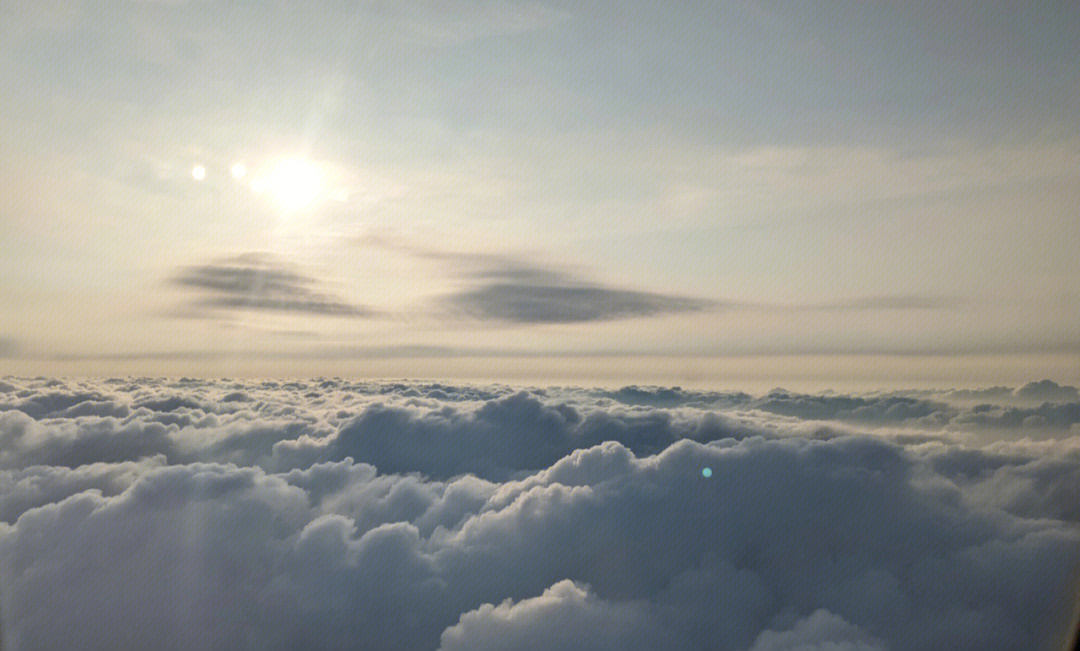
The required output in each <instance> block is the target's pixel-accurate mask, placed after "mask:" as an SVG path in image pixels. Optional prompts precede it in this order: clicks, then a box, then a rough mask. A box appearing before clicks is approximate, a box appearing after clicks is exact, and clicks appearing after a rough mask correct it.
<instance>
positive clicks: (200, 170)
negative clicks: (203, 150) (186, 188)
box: [191, 165, 206, 181]
mask: <svg viewBox="0 0 1080 651" xmlns="http://www.w3.org/2000/svg"><path fill="white" fill-rule="evenodd" d="M191 178H193V179H195V180H196V181H202V180H203V179H205V178H206V167H205V166H203V165H196V166H194V167H192V168H191Z"/></svg>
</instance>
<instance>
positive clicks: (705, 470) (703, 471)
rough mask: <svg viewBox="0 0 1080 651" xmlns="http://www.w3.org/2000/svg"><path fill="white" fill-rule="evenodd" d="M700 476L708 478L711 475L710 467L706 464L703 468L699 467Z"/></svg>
mask: <svg viewBox="0 0 1080 651" xmlns="http://www.w3.org/2000/svg"><path fill="white" fill-rule="evenodd" d="M701 476H702V477H704V478H706V479H708V478H709V477H712V468H710V467H708V466H705V467H704V468H702V469H701Z"/></svg>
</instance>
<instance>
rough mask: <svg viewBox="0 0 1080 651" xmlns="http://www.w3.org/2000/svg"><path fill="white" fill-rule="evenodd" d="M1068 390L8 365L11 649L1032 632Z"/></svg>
mask: <svg viewBox="0 0 1080 651" xmlns="http://www.w3.org/2000/svg"><path fill="white" fill-rule="evenodd" d="M1069 389H1070V387H1060V386H1057V385H1055V386H1050V385H1048V384H1034V385H1029V387H1024V388H1021V389H1019V390H1013V389H1008V388H1006V389H1003V390H1002V391H999V392H998V393H996V394H994V399H992V400H991V399H987V400H985V401H982V402H978V401H974V400H971V399H969V398H953V397H950V393H949V392H947V391H942V392H923V393H910V394H897V393H892V394H874V395H862V396H854V395H851V396H841V395H801V394H792V393H790V392H786V391H783V390H775V391H773V392H770V393H769V394H767V395H764V396H751V395H748V394H744V393H723V392H692V391H684V390H681V389H677V388H655V387H625V388H623V389H621V390H617V391H609V390H582V389H571V388H554V387H553V388H547V389H531V390H519V389H515V388H511V387H503V386H453V385H444V384H412V383H397V384H395V383H377V382H367V383H357V382H345V381H341V380H334V379H321V380H310V381H295V382H254V381H243V382H238V381H229V380H220V381H202V380H177V381H162V380H152V379H141V380H131V379H117V380H101V381H81V382H64V381H57V380H44V379H39V380H21V379H12V378H7V379H3V380H0V585H2V586H3V590H2V591H0V615H2V617H3V634H4V640H3V642H4V644H5V648H11V649H31V648H54V647H63V646H69V645H70V644H71V641H72V640H78V641H79V646H80V647H82V648H90V649H94V648H101V649H105V648H147V647H154V648H223V647H231V648H286V647H288V648H295V647H298V646H302V647H310V648H372V649H445V650H461V649H494V648H518V649H531V648H536V649H616V648H618V649H655V648H669V649H705V648H708V649H733V650H739V651H743V650H751V651H764V650H766V649H795V648H844V649H867V650H868V649H885V648H889V649H901V650H902V649H953V648H988V649H1015V648H1035V647H1038V646H1039V645H1041V644H1045V643H1047V642H1048V641H1050V640H1052V639H1054V638H1055V636H1057V635H1060V634H1062V632H1063V631H1064V628H1065V627H1066V626H1067V625H1068V617H1069V614H1070V599H1071V598H1072V596H1073V591H1074V589H1075V587H1076V586H1075V585H1074V584H1073V583H1072V580H1073V579H1072V575H1071V573H1070V569H1073V570H1075V569H1080V566H1078V562H1080V552H1078V549H1080V546H1078V543H1080V510H1078V509H1077V508H1076V506H1075V505H1076V504H1078V503H1080V428H1078V426H1077V423H1080V403H1077V402H1075V401H1070V400H1068V399H1069V398H1070V397H1071V396H1072V392H1070V391H1069ZM1032 392H1037V393H1039V395H1047V396H1050V395H1053V396H1055V397H1058V398H1062V399H1063V400H1060V401H1057V402H1053V401H1047V402H1043V403H1039V404H1026V401H1027V400H1028V398H1029V394H1031V393H1032ZM984 397H985V396H984ZM705 468H708V469H709V470H710V472H709V473H703V470H704V469H705ZM705 474H708V475H709V476H708V477H706V476H705Z"/></svg>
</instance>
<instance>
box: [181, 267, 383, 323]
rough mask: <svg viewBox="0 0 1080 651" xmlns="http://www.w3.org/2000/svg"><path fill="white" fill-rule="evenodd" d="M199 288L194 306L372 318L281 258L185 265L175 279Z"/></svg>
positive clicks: (183, 284) (364, 310) (182, 283)
mask: <svg viewBox="0 0 1080 651" xmlns="http://www.w3.org/2000/svg"><path fill="white" fill-rule="evenodd" d="M171 282H172V283H173V284H175V285H178V286H181V287H188V288H191V289H194V290H197V291H198V292H199V293H200V296H199V297H198V298H196V299H195V301H194V306H196V307H198V308H202V309H203V310H204V311H205V310H209V309H221V310H276V311H283V312H303V313H306V314H314V315H325V316H367V315H370V314H372V311H371V310H369V309H367V308H363V307H359V306H356V305H351V304H349V303H346V302H344V301H343V300H341V299H339V298H337V297H335V296H333V295H331V294H328V293H325V292H321V291H319V290H318V287H319V285H320V282H319V281H318V280H317V279H315V278H312V277H311V276H307V275H304V274H301V273H299V272H297V271H295V270H293V269H292V268H291V267H289V266H288V265H287V264H285V263H284V262H282V261H281V260H279V259H277V258H275V257H273V256H268V255H263V254H245V255H241V256H237V257H233V258H228V259H226V260H222V261H219V262H216V263H213V264H207V265H199V266H190V267H185V268H183V269H182V270H180V272H179V273H177V274H176V275H175V276H173V277H172V278H171Z"/></svg>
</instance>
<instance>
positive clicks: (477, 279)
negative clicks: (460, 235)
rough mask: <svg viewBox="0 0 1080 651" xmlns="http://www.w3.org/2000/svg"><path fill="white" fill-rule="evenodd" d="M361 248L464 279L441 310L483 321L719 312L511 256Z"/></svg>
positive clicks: (371, 240)
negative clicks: (416, 260)
mask: <svg viewBox="0 0 1080 651" xmlns="http://www.w3.org/2000/svg"><path fill="white" fill-rule="evenodd" d="M357 243H358V244H360V245H364V246H372V247H378V248H385V249H391V250H395V251H399V252H402V253H406V254H408V255H413V256H416V257H421V258H426V259H429V260H434V261H437V262H439V263H440V264H442V265H444V266H445V267H446V268H447V269H448V270H449V272H450V273H452V274H454V275H456V276H459V277H463V278H465V279H466V280H467V281H468V286H467V287H465V288H463V289H462V290H460V291H458V292H456V293H453V294H450V295H448V296H444V297H443V298H442V299H441V301H440V305H439V307H441V308H445V309H447V310H448V311H449V312H450V313H452V314H454V315H458V316H465V317H467V318H472V319H478V320H481V321H502V322H507V323H516V324H540V323H584V322H592V321H610V320H615V319H630V318H640V317H652V316H661V315H664V314H674V313H680V312H699V311H703V310H709V309H716V308H719V307H721V303H719V302H718V301H714V300H710V299H704V298H694V297H688V296H681V295H678V294H668V293H663V292H649V291H639V290H634V289H628V288H621V287H612V286H608V285H604V284H601V283H596V282H590V281H588V280H586V279H584V278H582V277H581V276H580V275H579V274H577V273H574V272H572V271H570V270H563V269H558V268H555V267H552V266H546V265H542V264H537V263H534V262H531V261H529V260H527V259H515V258H514V257H511V256H508V255H498V254H487V253H475V252H456V251H446V250H439V249H432V248H426V247H421V246H416V245H412V244H409V243H405V242H401V241H399V240H397V239H395V238H389V237H385V236H379V235H366V236H364V237H362V238H360V239H359V240H357Z"/></svg>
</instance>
